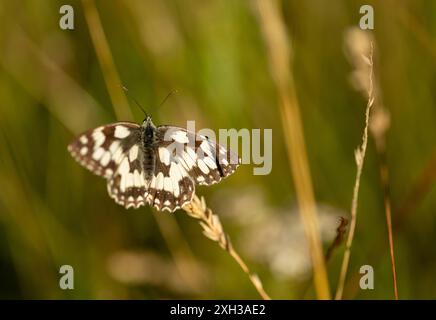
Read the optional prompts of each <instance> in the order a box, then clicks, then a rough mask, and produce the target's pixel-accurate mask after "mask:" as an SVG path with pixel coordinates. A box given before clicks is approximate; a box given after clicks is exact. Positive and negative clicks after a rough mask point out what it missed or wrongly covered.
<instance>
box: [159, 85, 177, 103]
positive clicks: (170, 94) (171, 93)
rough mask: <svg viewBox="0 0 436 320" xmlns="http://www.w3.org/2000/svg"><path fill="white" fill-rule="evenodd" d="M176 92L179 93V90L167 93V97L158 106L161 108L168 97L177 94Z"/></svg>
mask: <svg viewBox="0 0 436 320" xmlns="http://www.w3.org/2000/svg"><path fill="white" fill-rule="evenodd" d="M178 92H179V90H177V89H173V90H171V91H170V93H168V94H167V96H166V97H165V98H164V99H163V100H162V102H161V103H160V104H159V107H161V106H162V105H163V104H164V103H165V102H166V101H167V100H168V98H169V97H171V96H172V95H173V94H175V93H178Z"/></svg>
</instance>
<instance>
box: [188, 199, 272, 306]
mask: <svg viewBox="0 0 436 320" xmlns="http://www.w3.org/2000/svg"><path fill="white" fill-rule="evenodd" d="M183 210H185V212H186V213H187V214H188V215H189V216H191V217H193V218H195V219H197V220H199V223H200V225H201V227H202V228H203V234H204V235H205V236H206V237H207V238H209V239H211V240H212V241H215V242H218V244H219V245H220V247H221V248H223V249H224V250H225V251H227V252H228V253H229V254H230V255H231V256H232V257H233V259H235V261H236V262H237V263H238V264H239V266H240V267H241V269H242V270H243V271H244V272H245V273H246V274H247V275H248V277H249V279H250V281H251V283H252V284H253V286H254V287H255V288H256V290H257V292H258V293H259V294H260V296H261V297H262V299H264V300H270V299H271V298H270V297H269V295H268V294H267V293H266V292H265V290H264V289H263V285H262V282H261V281H260V279H259V277H258V276H257V275H256V274H254V273H251V271H250V269H249V268H248V266H247V264H246V263H245V262H244V260H242V258H241V256H240V255H239V254H238V253H237V252H236V251H235V249H234V248H233V246H232V243H231V242H230V238H229V236H228V235H227V234H226V233H225V232H224V230H223V227H222V225H221V222H220V219H219V218H218V216H217V215H215V214H213V212H212V210H211V209H209V208H208V207H207V206H206V202H205V200H204V198H203V197H202V198H201V200H200V199H199V198H198V197H197V196H196V195H194V197H193V199H192V201H191V203H190V204H188V205H186V206H184V207H183Z"/></svg>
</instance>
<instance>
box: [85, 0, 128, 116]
mask: <svg viewBox="0 0 436 320" xmlns="http://www.w3.org/2000/svg"><path fill="white" fill-rule="evenodd" d="M82 4H83V9H84V13H85V18H86V22H87V23H88V29H89V33H90V35H91V39H92V43H93V44H94V48H95V52H96V53H97V58H98V62H99V63H100V67H101V69H102V72H103V77H104V80H105V82H106V87H107V90H108V92H109V96H110V98H111V101H112V105H113V108H114V111H115V114H116V116H117V118H118V119H123V120H132V119H133V116H132V112H131V110H130V107H129V104H128V102H127V99H126V96H125V95H124V92H123V91H122V88H121V81H120V77H119V75H118V72H117V69H116V67H115V63H114V59H113V57H112V53H111V50H110V48H109V44H108V42H107V39H106V35H105V33H104V30H103V26H102V24H101V20H100V16H99V14H98V11H97V7H96V6H95V2H94V0H82Z"/></svg>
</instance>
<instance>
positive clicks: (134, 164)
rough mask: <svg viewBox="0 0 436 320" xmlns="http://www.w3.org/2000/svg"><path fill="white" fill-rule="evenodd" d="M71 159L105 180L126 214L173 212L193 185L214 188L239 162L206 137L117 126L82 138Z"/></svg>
mask: <svg viewBox="0 0 436 320" xmlns="http://www.w3.org/2000/svg"><path fill="white" fill-rule="evenodd" d="M68 150H69V151H70V153H71V155H72V156H73V157H74V158H75V159H76V160H77V161H78V162H79V163H80V164H81V165H83V166H84V167H86V168H87V169H88V170H90V171H92V172H93V173H95V174H97V175H99V176H103V177H104V178H106V179H107V190H108V193H109V195H110V196H111V197H112V198H113V199H114V200H115V201H116V202H117V203H118V204H120V205H123V206H124V207H126V208H131V207H133V208H138V207H140V206H142V205H145V204H146V203H147V204H149V205H150V206H152V207H155V208H156V209H157V210H168V211H170V212H173V211H175V210H176V209H179V208H181V207H183V206H184V205H185V204H187V203H189V202H190V201H191V199H192V196H193V195H194V190H195V184H199V185H211V184H214V183H218V182H219V181H221V179H222V178H225V177H227V176H229V175H231V174H232V173H233V172H235V170H236V168H237V167H238V166H239V164H240V159H239V157H238V156H237V155H236V154H235V153H233V152H231V151H230V150H229V149H227V148H225V147H223V146H222V145H220V144H218V143H215V142H213V141H211V140H210V139H209V138H208V137H205V136H202V135H198V134H196V133H193V132H189V131H187V130H186V129H183V128H179V127H173V126H158V127H156V126H155V125H154V124H153V122H152V121H151V117H149V116H147V117H146V119H145V120H144V121H143V123H142V125H139V124H137V123H132V122H117V123H113V124H108V125H105V126H101V127H98V128H96V129H93V130H89V131H87V132H85V133H83V134H81V135H80V136H79V137H78V138H77V139H76V140H74V141H73V142H72V143H71V144H70V145H69V146H68Z"/></svg>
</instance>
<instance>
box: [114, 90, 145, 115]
mask: <svg viewBox="0 0 436 320" xmlns="http://www.w3.org/2000/svg"><path fill="white" fill-rule="evenodd" d="M121 87H122V88H123V90H124V91H125V92H126V95H127V96H128V97H129V98H130V99H132V100H133V102H134V103H135V104H136V105H137V106H138V107H139V109H141V111H142V112H144V114H145V116H148V114H147V112H146V111H145V110H144V108H143V107H142V106H141V104H140V103H139V102H138V101H137V100H136V99H135V98H134V97H133V96H131V95H130V92H129V89H127V88H126V87H125V86H121Z"/></svg>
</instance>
